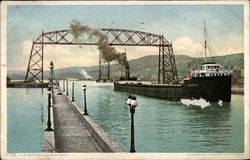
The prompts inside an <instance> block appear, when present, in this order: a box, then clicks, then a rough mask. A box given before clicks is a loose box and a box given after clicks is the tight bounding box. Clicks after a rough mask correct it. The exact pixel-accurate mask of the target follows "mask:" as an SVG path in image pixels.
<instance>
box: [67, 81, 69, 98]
mask: <svg viewBox="0 0 250 160" xmlns="http://www.w3.org/2000/svg"><path fill="white" fill-rule="evenodd" d="M66 95H67V96H68V95H69V86H68V80H66Z"/></svg>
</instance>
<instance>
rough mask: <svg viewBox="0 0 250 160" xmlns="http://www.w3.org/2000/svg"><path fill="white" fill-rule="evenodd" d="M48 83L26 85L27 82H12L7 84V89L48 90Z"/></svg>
mask: <svg viewBox="0 0 250 160" xmlns="http://www.w3.org/2000/svg"><path fill="white" fill-rule="evenodd" d="M47 87H48V83H25V82H10V83H7V88H47Z"/></svg>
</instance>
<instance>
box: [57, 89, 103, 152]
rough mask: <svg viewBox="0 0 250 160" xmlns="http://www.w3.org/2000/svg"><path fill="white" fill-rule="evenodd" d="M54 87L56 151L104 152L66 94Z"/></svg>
mask: <svg viewBox="0 0 250 160" xmlns="http://www.w3.org/2000/svg"><path fill="white" fill-rule="evenodd" d="M58 93H59V90H58V89H56V88H55V89H54V104H53V107H54V114H53V116H54V117H53V118H54V131H55V148H56V150H55V151H56V152H59V153H60V152H103V151H102V150H101V149H100V147H99V146H98V144H97V143H96V142H95V140H94V139H93V138H92V137H91V134H90V132H89V131H88V130H87V129H86V127H85V126H83V124H82V123H81V121H80V120H79V118H78V117H77V115H76V113H75V112H74V111H73V110H72V108H71V106H70V103H69V102H68V98H67V97H66V95H64V94H62V95H57V94H58Z"/></svg>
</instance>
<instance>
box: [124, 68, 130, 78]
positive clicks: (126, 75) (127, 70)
mask: <svg viewBox="0 0 250 160" xmlns="http://www.w3.org/2000/svg"><path fill="white" fill-rule="evenodd" d="M129 77H130V75H129V66H126V67H125V80H128V79H129Z"/></svg>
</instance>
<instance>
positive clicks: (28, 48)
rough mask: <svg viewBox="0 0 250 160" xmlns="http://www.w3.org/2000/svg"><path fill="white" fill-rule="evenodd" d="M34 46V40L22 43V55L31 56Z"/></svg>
mask: <svg viewBox="0 0 250 160" xmlns="http://www.w3.org/2000/svg"><path fill="white" fill-rule="evenodd" d="M31 47H32V41H29V40H25V41H23V43H22V55H25V56H29V55H30V51H31Z"/></svg>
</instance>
